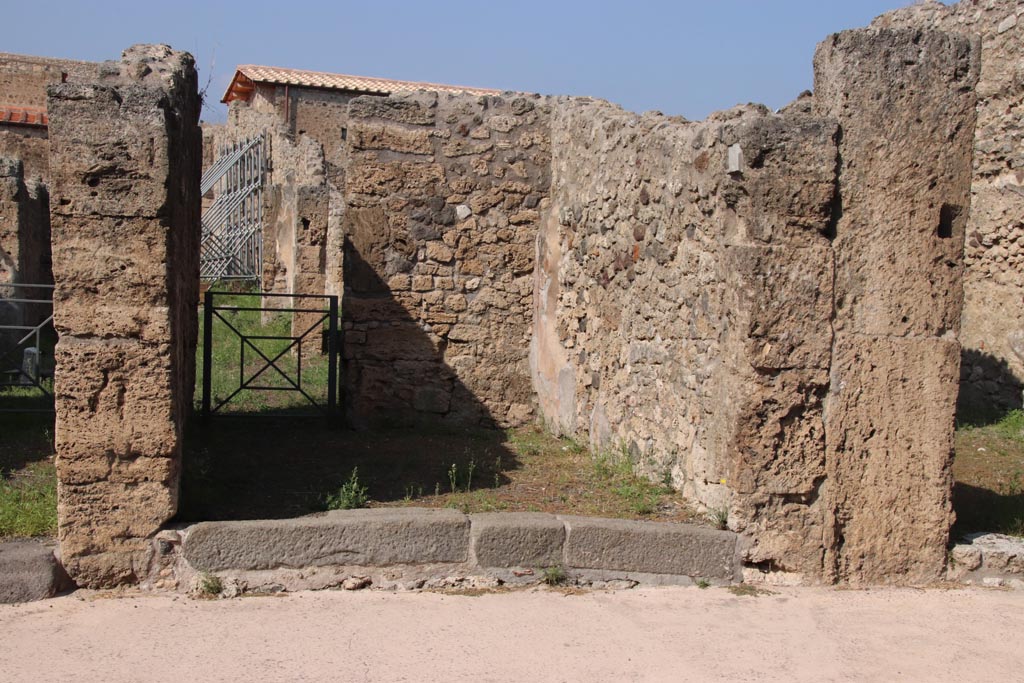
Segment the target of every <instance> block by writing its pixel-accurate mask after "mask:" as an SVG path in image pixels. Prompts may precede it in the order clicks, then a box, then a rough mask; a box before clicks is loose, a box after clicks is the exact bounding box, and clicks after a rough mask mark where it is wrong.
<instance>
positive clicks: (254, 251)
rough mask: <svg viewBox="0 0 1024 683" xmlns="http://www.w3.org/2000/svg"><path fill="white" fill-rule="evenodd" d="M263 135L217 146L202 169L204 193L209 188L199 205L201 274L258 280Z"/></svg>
mask: <svg viewBox="0 0 1024 683" xmlns="http://www.w3.org/2000/svg"><path fill="white" fill-rule="evenodd" d="M265 171H266V141H265V136H263V135H257V136H256V137H254V138H250V139H248V140H243V141H241V142H238V143H235V144H233V145H230V146H227V147H223V148H222V149H221V150H220V153H219V155H218V158H217V161H216V162H214V164H213V165H212V166H210V168H208V169H206V172H205V173H203V180H202V185H201V189H202V193H203V195H204V196H205V195H206V193H207V192H209V191H210V190H213V193H214V199H213V203H212V204H211V205H210V206H209V207H207V208H206V210H205V211H203V216H202V223H203V237H202V247H201V251H200V256H199V276H200V277H201V278H202V279H203V280H207V281H213V280H258V279H259V277H260V274H261V268H262V265H261V264H262V260H263V177H264V174H265Z"/></svg>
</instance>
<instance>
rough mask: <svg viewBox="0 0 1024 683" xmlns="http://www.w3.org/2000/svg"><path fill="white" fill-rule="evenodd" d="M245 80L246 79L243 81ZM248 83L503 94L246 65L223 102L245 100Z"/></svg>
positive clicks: (380, 92) (378, 91) (369, 91)
mask: <svg viewBox="0 0 1024 683" xmlns="http://www.w3.org/2000/svg"><path fill="white" fill-rule="evenodd" d="M239 76H241V77H242V78H239ZM248 82H256V83H276V84H280V85H295V86H299V87H305V88H325V89H329V90H346V91H349V92H360V93H367V94H371V95H388V94H391V93H411V92H416V91H417V90H429V91H434V92H450V93H467V94H470V95H498V94H500V93H501V91H500V90H493V89H490V88H468V87H464V86H460V85H442V84H440V83H420V82H416V81H396V80H392V79H389V78H369V77H366V76H350V75H348V74H332V73H325V72H322V71H304V70H301V69H284V68H280V67H275V66H258V65H255V64H243V65H241V66H239V67H238V70H237V71H236V72H235V77H234V78H233V79H232V80H231V85H229V86H228V89H227V92H225V93H224V97H223V99H222V100H221V101H222V102H230V101H231V100H233V99H239V98H242V99H245V98H246V95H247V92H246V91H247V90H249V88H247V87H246V85H247V84H248Z"/></svg>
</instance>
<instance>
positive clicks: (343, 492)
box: [327, 467, 369, 510]
mask: <svg viewBox="0 0 1024 683" xmlns="http://www.w3.org/2000/svg"><path fill="white" fill-rule="evenodd" d="M366 491H367V489H366V487H365V486H363V485H362V484H360V483H359V468H358V467H353V468H352V476H350V477H349V478H348V481H347V482H345V483H344V484H342V485H341V488H339V489H338V492H337V493H332V494H331V495H329V496H327V509H328V510H354V509H356V508H364V507H366V503H367V501H368V500H369V498H368V497H367V495H366Z"/></svg>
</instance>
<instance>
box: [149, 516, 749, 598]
mask: <svg viewBox="0 0 1024 683" xmlns="http://www.w3.org/2000/svg"><path fill="white" fill-rule="evenodd" d="M737 542H738V538H737V536H736V534H733V533H730V532H728V531H715V530H712V529H707V528H703V527H697V526H692V525H687V524H669V523H663V522H630V521H624V520H614V519H599V518H589V517H571V516H556V515H548V514H541V513H485V514H477V515H464V514H462V513H460V512H457V511H455V510H430V509H416V508H403V509H371V510H349V511H338V512H328V513H325V514H323V515H317V516H313V517H303V518H299V519H289V520H261V521H249V522H203V523H200V524H196V525H194V526H191V527H188V528H185V529H182V530H180V531H165V532H161V534H160V536H158V537H157V540H156V542H155V546H154V553H153V557H154V561H153V563H152V565H151V570H150V575H149V578H148V580H147V582H146V586H147V587H150V588H153V589H157V590H174V589H176V590H189V589H192V588H194V586H195V584H196V579H197V577H199V576H201V575H204V574H206V575H216V576H219V577H221V578H222V579H224V583H225V584H226V583H228V582H231V583H232V584H234V585H235V586H240V587H241V588H242V589H244V590H249V591H255V592H265V591H268V590H282V589H284V590H303V589H323V588H334V587H343V586H346V585H349V586H351V585H352V584H353V583H357V584H358V585H359V586H360V587H362V586H365V585H368V584H372V585H373V586H374V587H378V588H392V589H395V588H398V589H416V588H424V587H434V586H455V585H462V584H466V583H467V582H470V583H472V582H476V583H480V582H483V583H488V582H490V583H492V585H493V583H496V582H500V583H509V584H516V583H519V584H522V583H537V582H540V581H542V580H544V578H545V570H548V571H549V573H550V572H551V571H552V570H561V571H562V572H564V575H565V577H566V578H567V579H569V580H572V581H575V582H581V583H594V582H598V583H606V582H610V581H611V582H629V584H630V585H633V584H636V583H647V584H655V585H657V584H665V583H674V584H689V583H692V582H694V581H698V580H704V581H707V582H708V583H714V584H728V583H732V582H733V581H738V580H739V579H740V573H739V564H738V554H737Z"/></svg>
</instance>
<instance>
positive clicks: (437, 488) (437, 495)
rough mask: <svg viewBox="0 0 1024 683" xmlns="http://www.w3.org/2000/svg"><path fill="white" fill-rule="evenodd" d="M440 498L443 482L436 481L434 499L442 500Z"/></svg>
mask: <svg viewBox="0 0 1024 683" xmlns="http://www.w3.org/2000/svg"><path fill="white" fill-rule="evenodd" d="M440 497H441V482H439V481H435V482H434V498H440Z"/></svg>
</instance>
